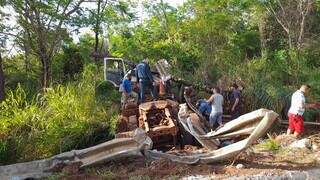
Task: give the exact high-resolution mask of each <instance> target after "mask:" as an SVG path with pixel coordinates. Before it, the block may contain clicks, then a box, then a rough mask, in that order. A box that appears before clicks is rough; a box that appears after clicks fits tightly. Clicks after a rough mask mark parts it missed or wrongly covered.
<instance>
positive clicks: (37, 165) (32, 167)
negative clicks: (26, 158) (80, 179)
mask: <svg viewBox="0 0 320 180" xmlns="http://www.w3.org/2000/svg"><path fill="white" fill-rule="evenodd" d="M151 148H152V140H151V139H150V138H149V137H148V136H147V135H146V133H145V131H143V130H142V129H136V130H135V132H134V135H133V137H132V138H119V139H113V140H111V141H107V142H105V143H102V144H99V145H97V146H93V147H90V148H86V149H82V150H73V151H69V152H65V153H62V154H59V155H56V156H53V157H51V158H48V159H43V160H38V161H31V162H26V163H18V164H13V165H7V166H0V179H1V180H7V179H8V180H9V179H27V178H41V177H46V176H49V175H51V174H52V173H53V172H58V171H59V170H61V169H62V168H63V167H64V166H66V165H68V164H73V163H78V164H79V165H80V167H79V168H83V167H87V166H93V165H97V164H101V163H104V162H107V161H110V160H114V159H117V158H123V157H131V156H142V153H141V150H147V149H151Z"/></svg>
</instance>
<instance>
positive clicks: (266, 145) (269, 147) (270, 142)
mask: <svg viewBox="0 0 320 180" xmlns="http://www.w3.org/2000/svg"><path fill="white" fill-rule="evenodd" d="M268 136H269V139H267V140H265V141H264V142H262V143H260V144H258V145H257V148H258V149H262V150H264V151H277V150H279V149H280V147H281V146H280V144H279V143H278V142H277V141H276V140H275V139H274V138H272V137H271V136H270V135H268Z"/></svg>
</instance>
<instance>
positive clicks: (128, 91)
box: [122, 73, 138, 109]
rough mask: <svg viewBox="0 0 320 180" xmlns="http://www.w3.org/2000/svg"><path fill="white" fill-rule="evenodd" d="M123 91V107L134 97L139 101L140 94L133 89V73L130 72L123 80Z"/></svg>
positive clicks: (135, 100) (134, 99)
mask: <svg viewBox="0 0 320 180" xmlns="http://www.w3.org/2000/svg"><path fill="white" fill-rule="evenodd" d="M122 86H123V91H122V109H123V108H124V107H125V105H126V104H127V103H128V101H129V100H130V99H133V101H134V102H135V103H137V101H138V95H137V93H135V92H134V91H132V84H131V73H128V74H127V75H126V76H125V77H124V79H123V81H122Z"/></svg>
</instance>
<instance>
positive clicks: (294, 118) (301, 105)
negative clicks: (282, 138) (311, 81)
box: [287, 85, 319, 138]
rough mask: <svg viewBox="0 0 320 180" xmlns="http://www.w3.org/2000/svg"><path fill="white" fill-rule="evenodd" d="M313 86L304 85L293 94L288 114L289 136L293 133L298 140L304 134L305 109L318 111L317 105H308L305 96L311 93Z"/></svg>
mask: <svg viewBox="0 0 320 180" xmlns="http://www.w3.org/2000/svg"><path fill="white" fill-rule="evenodd" d="M310 89H311V86H309V85H302V86H301V87H300V89H298V90H297V91H296V92H294V93H293V94H292V97H291V106H290V109H289V112H288V119H289V126H288V130H287V135H290V134H292V133H293V135H294V136H295V137H296V138H298V137H300V136H301V135H302V133H303V132H304V124H303V121H304V120H303V116H302V115H303V113H304V112H305V109H309V108H314V109H318V108H319V106H317V104H312V103H306V98H305V96H306V95H307V94H308V93H309V91H310Z"/></svg>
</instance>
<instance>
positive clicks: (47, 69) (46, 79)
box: [41, 57, 51, 90]
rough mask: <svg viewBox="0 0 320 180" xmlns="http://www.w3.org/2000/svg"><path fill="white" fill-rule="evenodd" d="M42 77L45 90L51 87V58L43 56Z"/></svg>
mask: <svg viewBox="0 0 320 180" xmlns="http://www.w3.org/2000/svg"><path fill="white" fill-rule="evenodd" d="M41 62H42V77H41V81H42V82H41V84H42V88H43V89H44V90H45V89H46V88H48V87H49V85H50V81H51V61H50V59H49V58H45V57H42V59H41Z"/></svg>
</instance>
